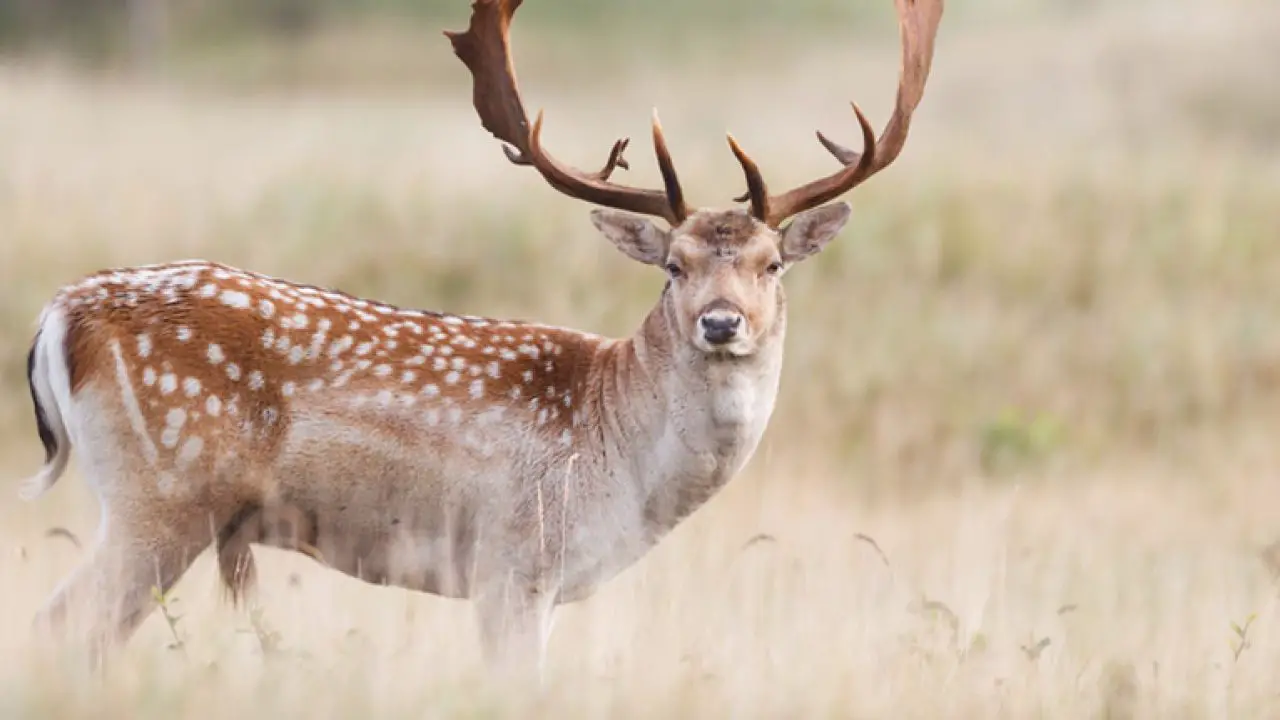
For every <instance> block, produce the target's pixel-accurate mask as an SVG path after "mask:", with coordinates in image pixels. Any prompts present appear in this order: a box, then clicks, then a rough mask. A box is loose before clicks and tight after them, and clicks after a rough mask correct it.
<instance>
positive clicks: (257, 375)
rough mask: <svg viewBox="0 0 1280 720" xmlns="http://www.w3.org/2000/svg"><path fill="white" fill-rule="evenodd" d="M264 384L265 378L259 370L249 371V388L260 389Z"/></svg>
mask: <svg viewBox="0 0 1280 720" xmlns="http://www.w3.org/2000/svg"><path fill="white" fill-rule="evenodd" d="M265 384H266V380H265V379H264V378H263V377H262V371H261V370H254V371H253V372H251V373H249V389H250V390H261V389H262V386H263V385H265Z"/></svg>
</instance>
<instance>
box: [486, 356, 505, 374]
mask: <svg viewBox="0 0 1280 720" xmlns="http://www.w3.org/2000/svg"><path fill="white" fill-rule="evenodd" d="M487 369H488V373H489V377H491V378H498V377H501V376H502V368H501V367H500V366H499V365H498V363H497V361H496V360H495V361H493V362H490V363H489V365H488V366H487Z"/></svg>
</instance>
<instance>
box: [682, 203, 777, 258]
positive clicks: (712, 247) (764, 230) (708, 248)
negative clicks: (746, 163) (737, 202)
mask: <svg viewBox="0 0 1280 720" xmlns="http://www.w3.org/2000/svg"><path fill="white" fill-rule="evenodd" d="M773 246H774V238H773V234H772V233H771V232H770V231H769V229H768V227H767V226H765V225H764V224H763V223H760V222H758V221H756V220H755V219H754V218H752V217H751V215H750V213H748V212H747V211H746V210H723V211H703V212H699V213H698V214H696V215H694V216H692V217H690V218H689V220H688V221H687V222H685V223H684V225H682V226H681V227H680V230H679V232H677V233H675V236H674V237H673V239H672V243H671V250H672V252H674V253H679V254H680V255H682V256H684V257H686V258H687V259H691V260H692V259H700V258H727V259H728V258H737V257H742V256H754V255H759V254H762V253H767V252H769V251H771V250H772V249H773Z"/></svg>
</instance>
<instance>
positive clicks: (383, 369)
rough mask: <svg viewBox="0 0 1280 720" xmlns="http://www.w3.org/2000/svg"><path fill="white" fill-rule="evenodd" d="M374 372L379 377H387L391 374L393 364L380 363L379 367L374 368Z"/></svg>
mask: <svg viewBox="0 0 1280 720" xmlns="http://www.w3.org/2000/svg"><path fill="white" fill-rule="evenodd" d="M373 374H374V375H377V376H378V377H387V376H388V375H390V374H391V366H390V365H379V366H378V367H376V368H374V369H373Z"/></svg>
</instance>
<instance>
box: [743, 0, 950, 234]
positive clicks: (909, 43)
mask: <svg viewBox="0 0 1280 720" xmlns="http://www.w3.org/2000/svg"><path fill="white" fill-rule="evenodd" d="M942 4H943V0H894V5H895V6H896V7H897V13H898V28H899V32H900V34H901V36H902V69H901V72H900V73H899V76H898V99H897V103H896V105H895V106H894V109H893V115H892V116H891V117H890V118H889V122H888V124H887V125H885V129H884V133H883V134H882V135H881V136H880V139H879V140H877V139H876V136H875V131H874V130H873V129H872V128H871V124H870V123H869V122H867V118H866V116H865V115H863V114H862V110H860V109H859V108H858V105H857V103H851V104H852V105H853V113H854V115H855V116H856V117H857V119H858V125H859V127H860V128H861V129H862V147H863V152H862V153H857V152H855V151H853V150H850V149H849V148H846V147H844V146H843V145H839V144H837V143H835V142H833V141H831V140H829V139H828V138H827V137H826V136H825V135H823V134H822V133H821V132H818V133H817V135H818V142H820V143H822V146H823V147H824V148H826V149H827V151H828V152H830V153H831V154H832V155H834V156H835V158H836V159H837V160H839V161H840V162H841V164H843V165H844V168H843V169H841V170H839V171H837V172H835V173H833V174H831V175H828V176H827V177H824V178H819V179H817V180H814V181H812V182H809V183H806V184H804V185H801V186H800V187H797V188H794V189H792V190H788V191H787V192H785V193H783V194H781V195H770V194H769V192H768V188H767V187H766V185H765V182H764V178H762V177H761V175H760V169H759V168H758V167H757V166H756V164H755V162H754V161H752V160H751V158H750V157H749V156H748V155H747V154H746V152H744V151H743V150H742V148H741V147H740V146H739V145H738V142H737V141H736V140H734V138H733V135H729V147H730V149H732V150H733V154H734V155H735V156H736V157H737V158H738V162H739V163H740V164H741V165H742V171H743V173H745V174H746V176H747V192H746V193H745V194H743V195H741V196H739V197H737V198H734V200H735V201H737V202H743V201H746V200H748V199H750V200H751V212H752V214H753V215H755V217H756V218H757V219H759V220H761V221H762V222H764V223H766V224H768V225H769V226H771V227H775V228H776V227H777V226H778V225H779V224H780V223H781V222H782V221H784V220H786V219H787V218H789V217H791V216H792V215H795V214H796V213H799V212H802V211H804V210H808V209H809V208H812V207H817V206H818V205H821V204H822V203H825V202H827V201H829V200H832V199H834V198H836V197H839V196H840V195H843V194H844V193H846V192H848V191H850V190H852V189H853V188H855V187H857V186H858V185H860V184H861V183H863V182H864V181H866V180H867V179H868V178H870V177H871V176H872V175H875V174H876V173H878V172H880V171H881V170H883V169H885V168H886V167H888V166H889V164H890V163H892V162H893V161H894V160H896V159H897V157H898V155H899V153H901V152H902V146H903V145H904V144H905V143H906V141H907V132H908V131H909V130H910V128H911V114H912V113H913V112H915V109H916V106H917V105H919V104H920V98H921V96H923V95H924V85H925V81H926V80H928V78H929V68H930V65H931V64H932V62H933V44H934V39H935V38H936V37H937V34H938V23H939V21H940V20H941V19H942Z"/></svg>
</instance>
